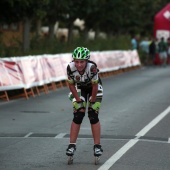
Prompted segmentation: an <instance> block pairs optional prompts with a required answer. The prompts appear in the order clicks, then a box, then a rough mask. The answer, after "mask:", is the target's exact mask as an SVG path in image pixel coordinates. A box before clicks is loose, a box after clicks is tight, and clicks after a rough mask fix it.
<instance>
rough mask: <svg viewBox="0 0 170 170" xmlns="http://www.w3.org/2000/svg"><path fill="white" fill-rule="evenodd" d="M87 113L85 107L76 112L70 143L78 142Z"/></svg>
mask: <svg viewBox="0 0 170 170" xmlns="http://www.w3.org/2000/svg"><path fill="white" fill-rule="evenodd" d="M84 115H85V109H80V110H79V111H75V112H74V118H73V121H72V124H71V128H70V143H76V140H77V137H78V134H79V131H80V126H81V123H82V121H83V118H84Z"/></svg>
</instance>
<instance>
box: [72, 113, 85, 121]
mask: <svg viewBox="0 0 170 170" xmlns="http://www.w3.org/2000/svg"><path fill="white" fill-rule="evenodd" d="M73 114H74V118H73V122H74V123H76V124H81V123H82V121H83V118H84V115H85V112H80V111H77V112H75V113H73Z"/></svg>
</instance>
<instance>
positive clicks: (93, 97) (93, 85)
mask: <svg viewBox="0 0 170 170" xmlns="http://www.w3.org/2000/svg"><path fill="white" fill-rule="evenodd" d="M97 92H98V83H94V84H92V96H91V99H90V102H95V101H96V95H97Z"/></svg>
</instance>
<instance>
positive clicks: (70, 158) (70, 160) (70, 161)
mask: <svg viewBox="0 0 170 170" xmlns="http://www.w3.org/2000/svg"><path fill="white" fill-rule="evenodd" d="M67 163H68V165H71V164H72V163H73V156H69V157H68V162H67Z"/></svg>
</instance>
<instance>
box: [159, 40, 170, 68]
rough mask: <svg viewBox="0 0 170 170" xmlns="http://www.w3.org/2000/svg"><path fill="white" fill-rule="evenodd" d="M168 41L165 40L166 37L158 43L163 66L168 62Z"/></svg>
mask: <svg viewBox="0 0 170 170" xmlns="http://www.w3.org/2000/svg"><path fill="white" fill-rule="evenodd" d="M167 50H168V48H167V42H165V40H164V37H162V38H161V40H160V42H159V43H158V52H159V57H160V60H161V64H162V65H163V66H166V64H167V57H168V56H167Z"/></svg>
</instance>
